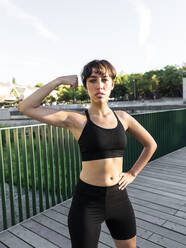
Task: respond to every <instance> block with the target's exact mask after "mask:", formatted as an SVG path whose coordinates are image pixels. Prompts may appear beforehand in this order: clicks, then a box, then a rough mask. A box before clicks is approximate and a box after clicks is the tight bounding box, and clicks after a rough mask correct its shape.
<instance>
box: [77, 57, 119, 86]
mask: <svg viewBox="0 0 186 248" xmlns="http://www.w3.org/2000/svg"><path fill="white" fill-rule="evenodd" d="M93 68H94V69H96V72H97V73H98V74H101V75H104V74H105V72H108V74H109V76H110V77H111V78H112V80H114V79H115V77H116V69H115V68H114V66H113V65H112V64H111V63H110V62H108V61H107V60H104V59H102V60H97V59H96V60H92V61H91V62H89V63H88V64H86V65H85V66H84V67H83V70H82V72H81V80H82V82H83V85H84V87H85V88H86V81H87V78H88V77H90V75H91V74H92V69H93Z"/></svg>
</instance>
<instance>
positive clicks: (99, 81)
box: [86, 68, 114, 102]
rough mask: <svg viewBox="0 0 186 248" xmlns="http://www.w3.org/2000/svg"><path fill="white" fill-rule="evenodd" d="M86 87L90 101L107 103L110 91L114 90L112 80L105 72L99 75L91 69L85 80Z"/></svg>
mask: <svg viewBox="0 0 186 248" xmlns="http://www.w3.org/2000/svg"><path fill="white" fill-rule="evenodd" d="M86 86H87V91H88V94H89V96H90V99H91V100H92V101H94V102H100V101H101V102H105V101H106V102H107V101H108V98H109V96H110V93H111V90H112V89H113V88H114V80H112V78H111V77H110V76H109V74H108V72H107V71H106V72H105V73H102V74H100V73H98V72H97V71H96V69H94V68H93V69H92V73H91V75H90V77H88V78H87V80H86Z"/></svg>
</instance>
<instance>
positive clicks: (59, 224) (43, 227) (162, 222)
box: [0, 147, 186, 248]
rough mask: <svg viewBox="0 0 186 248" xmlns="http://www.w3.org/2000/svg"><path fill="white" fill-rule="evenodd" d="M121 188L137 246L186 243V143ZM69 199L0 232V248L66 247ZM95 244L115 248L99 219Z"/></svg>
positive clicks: (169, 247)
mask: <svg viewBox="0 0 186 248" xmlns="http://www.w3.org/2000/svg"><path fill="white" fill-rule="evenodd" d="M127 189H128V193H129V197H130V199H131V201H132V204H133V207H134V210H135V214H136V220H137V247H139V248H158V247H167V248H184V247H186V147H184V148H182V149H179V150H177V151H175V152H172V153H170V154H167V155H166V156H163V157H161V158H159V159H156V160H154V161H152V162H150V163H148V165H147V166H146V167H145V168H144V169H143V171H142V172H141V173H140V174H139V175H138V177H137V178H136V180H135V181H134V182H133V183H132V184H130V185H129V186H128V187H127ZM70 204H71V199H69V200H67V201H65V202H63V203H61V204H58V205H57V206H55V207H53V208H51V209H49V210H46V211H44V212H43V213H41V214H38V215H37V216H34V217H32V218H30V219H28V220H26V221H24V222H22V223H20V224H17V225H16V226H13V227H11V228H9V229H8V230H6V231H4V232H1V233H0V248H7V247H9V248H30V247H36V248H56V247H62V248H70V247H71V244H70V237H69V232H68V226H67V215H68V211H69V207H70ZM98 247H99V248H108V247H115V246H114V243H113V241H112V238H111V236H110V234H109V231H108V229H107V227H106V225H105V223H103V224H102V231H101V234H100V239H99V246H98ZM87 248H88V247H87Z"/></svg>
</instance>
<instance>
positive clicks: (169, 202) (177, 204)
mask: <svg viewBox="0 0 186 248" xmlns="http://www.w3.org/2000/svg"><path fill="white" fill-rule="evenodd" d="M128 193H129V196H130V195H131V196H132V197H136V198H137V199H145V200H146V201H150V202H153V203H158V204H160V205H163V206H168V207H172V208H174V209H178V210H180V209H181V207H183V206H184V201H182V200H178V199H174V201H173V199H171V198H169V197H165V196H161V195H158V194H154V193H149V192H146V191H142V190H138V189H132V188H131V187H130V188H128Z"/></svg>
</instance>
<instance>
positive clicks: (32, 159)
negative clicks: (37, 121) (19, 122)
mask: <svg viewBox="0 0 186 248" xmlns="http://www.w3.org/2000/svg"><path fill="white" fill-rule="evenodd" d="M28 136H29V150H30V153H29V154H30V159H29V162H30V171H31V183H32V211H33V215H35V214H37V207H36V172H35V152H34V141H33V127H29V128H28Z"/></svg>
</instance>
